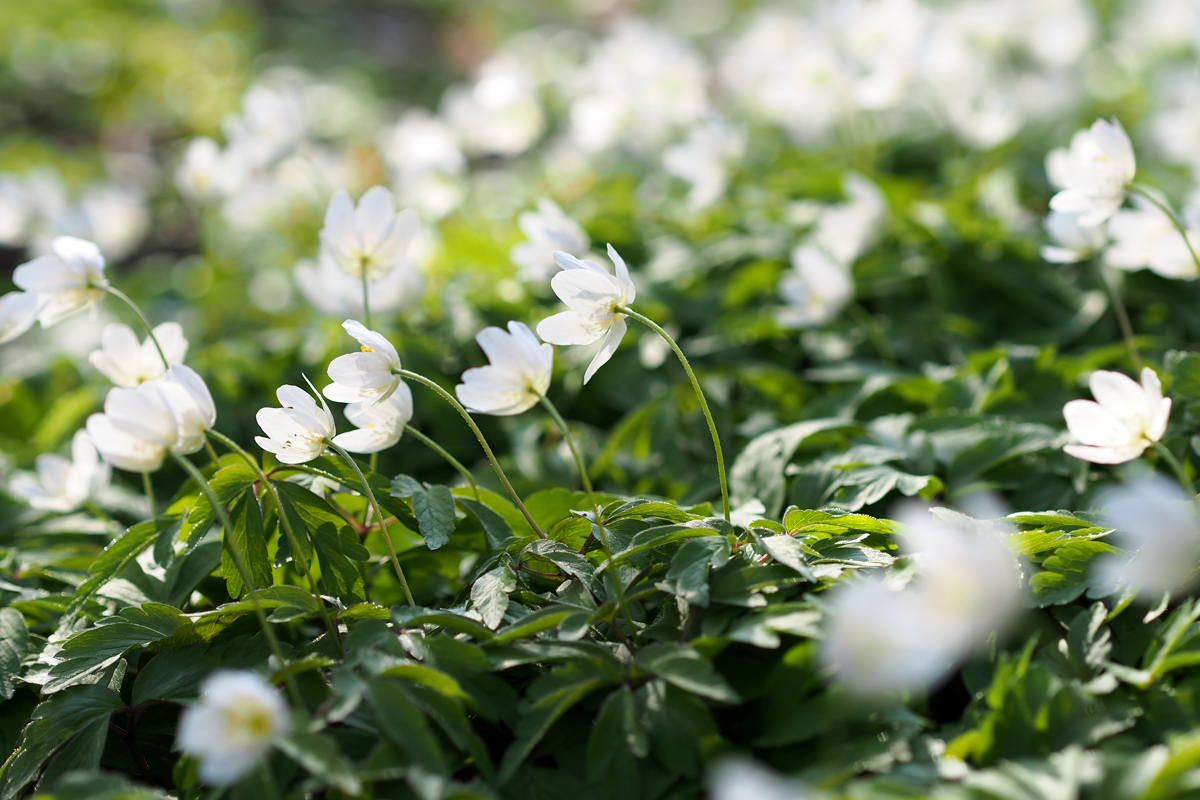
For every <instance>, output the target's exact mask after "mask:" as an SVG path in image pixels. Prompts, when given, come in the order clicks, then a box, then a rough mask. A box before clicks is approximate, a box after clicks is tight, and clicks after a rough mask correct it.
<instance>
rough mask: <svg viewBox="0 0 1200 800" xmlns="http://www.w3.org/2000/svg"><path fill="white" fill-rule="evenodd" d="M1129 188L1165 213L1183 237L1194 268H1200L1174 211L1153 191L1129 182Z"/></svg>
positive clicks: (1199, 261) (1198, 257)
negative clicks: (1194, 265) (1194, 264)
mask: <svg viewBox="0 0 1200 800" xmlns="http://www.w3.org/2000/svg"><path fill="white" fill-rule="evenodd" d="M1129 190H1130V191H1131V192H1136V193H1138V194H1139V195H1141V196H1142V197H1144V198H1146V199H1147V200H1149V201H1150V202H1151V203H1153V204H1154V205H1155V206H1156V207H1157V208H1158V210H1159V211H1161V212H1163V213H1164V214H1166V215H1167V219H1169V220H1171V224H1172V225H1174V226H1175V230H1177V231H1179V235H1180V236H1182V237H1183V243H1184V244H1185V245H1187V249H1188V252H1189V253H1191V254H1192V261H1194V262H1195V263H1196V269H1197V270H1200V256H1197V255H1196V251H1195V249H1194V248H1193V247H1192V240H1191V239H1189V238H1188V234H1187V229H1186V228H1184V227H1183V223H1182V222H1180V221H1179V217H1177V216H1175V212H1174V211H1172V210H1171V209H1170V207H1169V206H1167V205H1166V204H1165V203H1163V202H1162V201H1161V200H1159V199H1158V198H1157V197H1155V196H1154V193H1153V192H1149V191H1147V190H1146V189H1145V188H1143V187H1142V186H1140V185H1138V184H1136V183H1134V184H1131V185H1130V186H1129Z"/></svg>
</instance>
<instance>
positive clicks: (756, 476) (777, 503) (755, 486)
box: [729, 419, 855, 517]
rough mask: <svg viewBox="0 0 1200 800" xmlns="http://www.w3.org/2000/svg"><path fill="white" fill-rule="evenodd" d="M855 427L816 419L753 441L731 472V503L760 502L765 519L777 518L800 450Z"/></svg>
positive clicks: (741, 454) (734, 464) (842, 420)
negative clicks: (809, 442) (810, 441)
mask: <svg viewBox="0 0 1200 800" xmlns="http://www.w3.org/2000/svg"><path fill="white" fill-rule="evenodd" d="M854 426H855V423H853V422H851V421H848V420H845V419H814V420H808V421H806V422H798V423H796V424H795V425H789V426H787V427H786V428H779V429H778V430H773V431H770V432H768V433H764V434H762V435H760V436H757V437H756V438H754V439H752V440H751V441H750V444H748V445H746V448H745V449H744V450H742V452H741V453H739V454H738V457H737V458H736V459H735V460H734V462H733V467H732V468H731V469H730V471H729V485H730V494H731V495H732V498H731V502H732V503H733V504H734V506H740V505H743V504H744V503H747V502H749V501H750V500H752V499H754V498H758V499H759V500H761V501H762V504H763V506H764V507H765V508H766V514H765V516H767V517H775V516H776V515H778V514H779V509H780V508H782V507H783V499H784V495H785V494H786V493H787V483H786V478H785V477H784V470H785V468H786V467H787V464H788V462H789V461H791V460H792V455H793V454H794V453H795V452H796V448H797V447H799V446H800V444H801V443H802V442H803V441H804V440H805V439H807V438H808V437H810V436H812V435H814V434H817V433H821V432H822V431H828V430H835V429H838V428H848V427H854Z"/></svg>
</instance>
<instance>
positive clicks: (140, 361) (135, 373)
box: [88, 322, 188, 387]
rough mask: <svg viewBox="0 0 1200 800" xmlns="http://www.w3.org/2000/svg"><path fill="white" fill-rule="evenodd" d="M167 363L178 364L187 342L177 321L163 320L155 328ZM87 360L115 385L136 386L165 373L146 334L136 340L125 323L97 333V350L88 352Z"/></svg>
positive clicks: (160, 360) (184, 354)
mask: <svg viewBox="0 0 1200 800" xmlns="http://www.w3.org/2000/svg"><path fill="white" fill-rule="evenodd" d="M154 337H155V338H156V339H158V343H159V345H161V346H162V349H163V355H165V356H166V357H167V363H169V364H181V363H183V359H184V357H185V356H186V355H187V349H188V341H187V339H185V338H184V336H183V327H182V326H181V325H180V324H179V323H178V322H164V323H163V324H161V325H159V326H157V327H156V328H155V329H154ZM88 361H90V362H91V364H92V366H93V367H95V368H96V369H98V370H99V371H100V373H101V374H103V375H104V377H106V378H108V379H109V380H110V381H112V382H113V385H115V386H129V387H132V386H137V385H138V384H139V383H145V382H146V381H152V380H156V379H158V378H161V377H163V376H164V375H166V373H167V368H166V367H164V366H163V362H162V357H161V356H159V354H158V348H157V347H155V346H154V341H153V340H152V339H151V338H150V337H149V336H147V337H146V340H145V341H143V342H141V343H139V342H138V340H137V334H135V333H134V332H133V329H132V328H130V327H129V326H128V325H122V324H120V323H111V324H109V325H105V326H104V330H103V331H101V333H100V349H99V350H93V351H92V352H91V354H90V355H88Z"/></svg>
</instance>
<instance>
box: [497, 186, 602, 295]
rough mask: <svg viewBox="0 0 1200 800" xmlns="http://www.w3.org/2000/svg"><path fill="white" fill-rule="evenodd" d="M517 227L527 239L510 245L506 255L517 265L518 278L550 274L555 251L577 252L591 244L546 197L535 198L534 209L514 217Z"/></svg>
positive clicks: (538, 278) (540, 279) (579, 229)
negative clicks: (535, 207) (510, 247)
mask: <svg viewBox="0 0 1200 800" xmlns="http://www.w3.org/2000/svg"><path fill="white" fill-rule="evenodd" d="M517 226H518V227H520V229H521V232H522V233H524V234H525V238H526V239H528V241H525V242H520V243H519V244H516V245H513V249H512V251H511V252H510V253H509V258H511V259H512V262H513V263H514V264H516V265H517V266H518V267H520V270H521V271H520V277H521V280H525V281H542V280H545V279H546V278H547V277H549V276H550V275H551V274H552V273H553V272H554V268H555V267H554V253H555V252H556V251H559V250H561V251H563V252H564V253H570V254H572V255H576V254H578V253H582V252H583V251H584V250H586V249H587V247H588V245H589V244H590V243H591V240H589V239H588V235H587V233H586V232H584V230H583V228H582V227H580V225H579V223H578V222H576V221H575V220H573V219H571V218H570V217H568V216H567V215H566V214H565V213H563V210H562V209H561V208H559V207H558V204H557V203H555V202H554V201H553V200H550V199H549V198H546V197H542V198H540V199H539V200H538V207H537V211H525V212H523V213H522V214H521V216H519V217H517Z"/></svg>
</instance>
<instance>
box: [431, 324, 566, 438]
mask: <svg viewBox="0 0 1200 800" xmlns="http://www.w3.org/2000/svg"><path fill="white" fill-rule="evenodd" d="M475 341H477V342H479V346H480V347H481V348H482V349H483V352H484V354H486V355H487V357H488V361H489V364H488V365H487V366H486V367H474V368H472V369H469V370H467V371H466V372H464V373H463V374H462V381H463V382H462V383H460V384H459V385H458V386H457V387H456V389H455V391H456V392H457V394H458V399H459V401H460V402H461V403H462V404H463V405H464V406H465V407H466V408H467V410H468V411H475V412H477V413H480V414H493V415H495V416H501V417H503V416H511V415H513V414H521V413H523V412H525V411H528V410H529V409H530V408H532V407H533V406H535V405H537V403H538V401H539V400H541V399H542V397H544V396H545V394H546V391H547V390H548V389H549V388H550V378H551V376H552V374H553V370H554V348H553V347H551V346H550V345H548V344H543V343H541V342H539V341H538V339H537V337H536V336H534V335H533V331H531V330H529V328H528V327H527V326H526V325H525V323H523V322H509V323H508V332H507V333H505V331H504V329H502V328H495V327H492V328H484V329H483V330H482V331H480V332H479V334H478V335H477V336H476V337H475Z"/></svg>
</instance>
